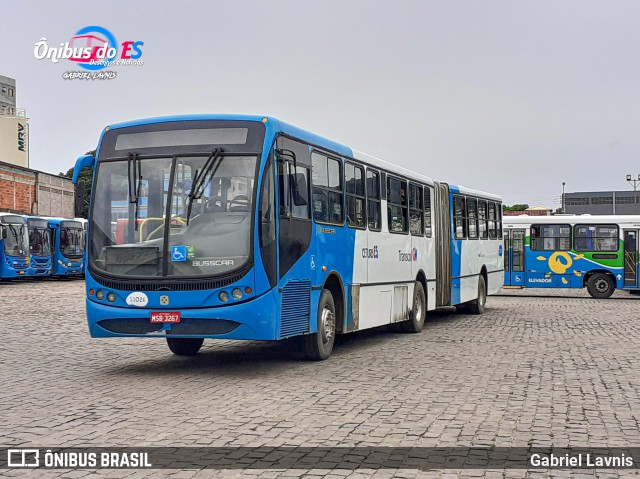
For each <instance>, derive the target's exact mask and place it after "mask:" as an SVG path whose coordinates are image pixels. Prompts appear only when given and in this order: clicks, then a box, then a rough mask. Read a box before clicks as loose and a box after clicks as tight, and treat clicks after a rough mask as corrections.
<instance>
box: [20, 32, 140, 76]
mask: <svg viewBox="0 0 640 479" xmlns="http://www.w3.org/2000/svg"><path fill="white" fill-rule="evenodd" d="M143 46H144V42H143V41H141V40H126V41H123V42H118V41H117V40H116V37H115V36H114V35H113V33H111V32H110V31H109V30H107V29H106V28H103V27H99V26H89V27H84V28H81V29H80V30H78V31H77V32H76V33H75V35H74V36H72V37H71V39H70V40H69V41H68V42H65V43H60V44H58V45H56V46H52V45H49V43H48V42H47V39H46V38H44V37H43V38H41V39H40V41H39V42H37V43H36V44H35V47H34V49H33V55H34V56H35V57H36V59H38V60H44V59H48V60H51V61H52V62H53V63H58V62H59V61H60V60H68V61H70V62H73V64H74V65H77V66H78V67H80V68H82V70H79V71H68V72H64V73H63V75H62V77H63V78H64V79H66V80H75V79H86V80H96V79H100V80H111V79H113V78H115V77H116V76H117V73H116V72H115V71H112V70H105V68H108V67H120V66H140V65H144V61H143V60H141V57H142V47H143Z"/></svg>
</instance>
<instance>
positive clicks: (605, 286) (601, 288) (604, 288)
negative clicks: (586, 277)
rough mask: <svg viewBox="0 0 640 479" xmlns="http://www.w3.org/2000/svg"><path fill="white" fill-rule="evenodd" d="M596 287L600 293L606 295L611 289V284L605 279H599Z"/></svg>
mask: <svg viewBox="0 0 640 479" xmlns="http://www.w3.org/2000/svg"><path fill="white" fill-rule="evenodd" d="M594 286H595V287H596V290H597V291H598V292H599V293H606V292H607V290H608V289H609V284H608V283H607V282H606V281H605V280H604V279H599V280H598V281H596V283H595V285H594Z"/></svg>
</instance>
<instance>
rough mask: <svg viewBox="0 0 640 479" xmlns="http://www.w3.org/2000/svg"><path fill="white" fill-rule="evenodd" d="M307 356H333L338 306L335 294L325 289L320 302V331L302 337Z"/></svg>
mask: <svg viewBox="0 0 640 479" xmlns="http://www.w3.org/2000/svg"><path fill="white" fill-rule="evenodd" d="M302 339H303V348H304V355H305V358H306V359H308V360H310V361H324V360H325V359H327V358H328V357H329V356H331V351H333V343H334V342H335V339H336V306H335V303H334V302H333V295H332V294H331V291H329V290H328V289H323V290H322V293H321V294H320V302H319V303H318V332H317V333H313V334H308V335H306V336H303V337H302Z"/></svg>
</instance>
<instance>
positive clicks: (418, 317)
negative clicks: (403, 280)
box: [400, 281, 427, 333]
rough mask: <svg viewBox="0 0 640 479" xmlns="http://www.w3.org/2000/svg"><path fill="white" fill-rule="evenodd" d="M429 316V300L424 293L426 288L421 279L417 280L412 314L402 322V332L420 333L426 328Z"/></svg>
mask: <svg viewBox="0 0 640 479" xmlns="http://www.w3.org/2000/svg"><path fill="white" fill-rule="evenodd" d="M426 317H427V300H426V298H425V295H424V288H423V287H422V283H421V282H420V281H416V283H415V287H414V288H413V307H412V308H411V316H410V317H409V319H408V320H407V321H403V322H402V323H400V327H401V330H402V332H404V333H419V332H420V331H422V328H424V320H425V319H426Z"/></svg>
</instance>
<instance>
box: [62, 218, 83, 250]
mask: <svg viewBox="0 0 640 479" xmlns="http://www.w3.org/2000/svg"><path fill="white" fill-rule="evenodd" d="M60 252H61V253H62V254H63V255H64V256H66V257H67V258H81V257H82V255H83V254H84V229H83V228H82V223H79V222H78V221H63V222H62V223H61V224H60Z"/></svg>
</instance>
